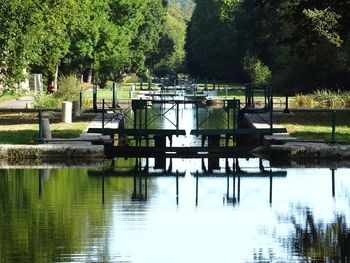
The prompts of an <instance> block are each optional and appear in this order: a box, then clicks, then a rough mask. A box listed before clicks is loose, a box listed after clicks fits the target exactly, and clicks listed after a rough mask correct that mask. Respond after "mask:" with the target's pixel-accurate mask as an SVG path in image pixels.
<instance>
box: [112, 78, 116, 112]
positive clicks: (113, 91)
mask: <svg viewBox="0 0 350 263" xmlns="http://www.w3.org/2000/svg"><path fill="white" fill-rule="evenodd" d="M112 108H113V109H115V82H114V81H113V85H112Z"/></svg>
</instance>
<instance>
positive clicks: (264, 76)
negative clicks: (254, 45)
mask: <svg viewBox="0 0 350 263" xmlns="http://www.w3.org/2000/svg"><path fill="white" fill-rule="evenodd" d="M243 67H244V70H245V71H246V72H247V74H248V75H249V78H250V80H251V82H253V83H255V84H266V83H267V82H269V81H270V79H271V71H270V69H269V67H268V66H266V65H264V64H263V63H262V62H261V61H260V60H259V59H258V58H257V57H255V56H251V55H249V54H247V55H246V56H245V57H244V61H243Z"/></svg>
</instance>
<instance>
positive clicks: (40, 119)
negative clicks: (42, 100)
mask: <svg viewBox="0 0 350 263" xmlns="http://www.w3.org/2000/svg"><path fill="white" fill-rule="evenodd" d="M38 117H39V140H40V142H42V140H43V114H42V110H41V109H39V115H38Z"/></svg>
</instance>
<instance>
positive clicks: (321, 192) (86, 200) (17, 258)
mask: <svg viewBox="0 0 350 263" xmlns="http://www.w3.org/2000/svg"><path fill="white" fill-rule="evenodd" d="M153 162H154V161H153V160H150V163H149V164H150V167H152V166H153V164H154V163H153ZM145 163H146V161H145V160H142V166H144V165H145ZM134 164H135V160H134V159H128V160H124V159H118V160H117V161H116V163H115V167H117V168H115V169H113V170H116V171H117V172H112V171H111V169H109V168H108V167H110V165H111V163H110V162H107V163H106V165H105V169H104V171H105V172H104V176H103V177H102V175H101V173H100V171H101V169H94V170H87V169H60V170H55V169H53V170H42V171H39V170H0V187H1V192H0V196H1V201H0V207H1V213H0V217H1V220H0V258H1V260H0V261H1V262H301V261H307V260H308V261H313V262H317V261H319V262H321V261H323V262H324V261H326V262H327V261H329V262H330V261H340V260H341V259H343V260H344V261H346V259H347V257H348V256H349V254H350V234H349V211H350V210H349V201H350V199H349V194H350V191H349V190H350V177H349V170H348V169H338V170H335V171H334V175H333V176H332V171H331V170H330V169H285V170H283V169H277V168H272V171H274V172H277V171H282V172H287V174H286V176H279V177H273V178H270V177H269V176H263V177H262V176H255V177H253V176H248V175H249V174H245V175H243V174H241V175H242V177H240V179H238V177H236V178H235V183H234V180H233V177H232V176H233V175H232V174H231V175H230V176H229V179H228V178H227V176H216V177H208V176H203V175H200V176H199V177H198V180H196V176H195V172H196V171H197V170H198V171H199V173H201V172H202V171H203V170H202V168H204V167H202V166H203V165H202V161H201V160H179V159H174V160H173V171H176V170H178V171H179V172H183V173H184V174H183V176H179V177H178V197H177V196H176V191H177V190H176V189H177V188H176V177H175V176H170V175H168V176H159V175H158V176H156V177H155V176H152V174H148V175H147V176H146V174H141V173H139V172H137V171H136V172H128V171H130V170H132V168H133V166H134ZM221 164H222V166H224V165H225V160H221ZM167 165H169V160H167ZM204 165H207V160H205V162H204ZM229 165H230V167H232V166H233V160H230V161H229ZM240 166H241V168H242V170H243V171H245V172H247V173H253V172H259V168H258V167H259V166H258V160H249V161H246V160H245V159H240ZM264 166H265V168H266V170H267V171H270V167H269V163H268V162H266V161H264ZM151 172H159V174H160V175H162V171H160V170H156V171H154V170H152V169H151ZM215 172H218V171H215ZM221 172H222V173H225V169H223V170H222V171H221ZM191 173H192V174H191ZM133 175H136V176H137V177H136V178H134V177H133ZM140 175H142V178H141V179H140V177H139V176H140ZM250 175H251V174H250ZM146 177H147V181H146V180H145V178H146ZM146 184H147V186H146ZM196 185H198V187H197V191H196ZM228 186H229V187H228ZM233 186H234V187H235V192H234V193H233ZM146 189H147V193H146ZM135 191H136V192H135ZM196 193H198V194H196ZM227 194H228V195H227Z"/></svg>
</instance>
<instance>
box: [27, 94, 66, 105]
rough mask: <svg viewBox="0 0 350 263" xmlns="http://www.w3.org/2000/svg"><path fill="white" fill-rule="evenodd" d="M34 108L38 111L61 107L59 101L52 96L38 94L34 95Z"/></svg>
mask: <svg viewBox="0 0 350 263" xmlns="http://www.w3.org/2000/svg"><path fill="white" fill-rule="evenodd" d="M34 99H35V108H39V109H58V108H60V107H61V99H59V98H56V97H55V96H54V95H53V94H45V93H39V94H37V95H35V97H34Z"/></svg>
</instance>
